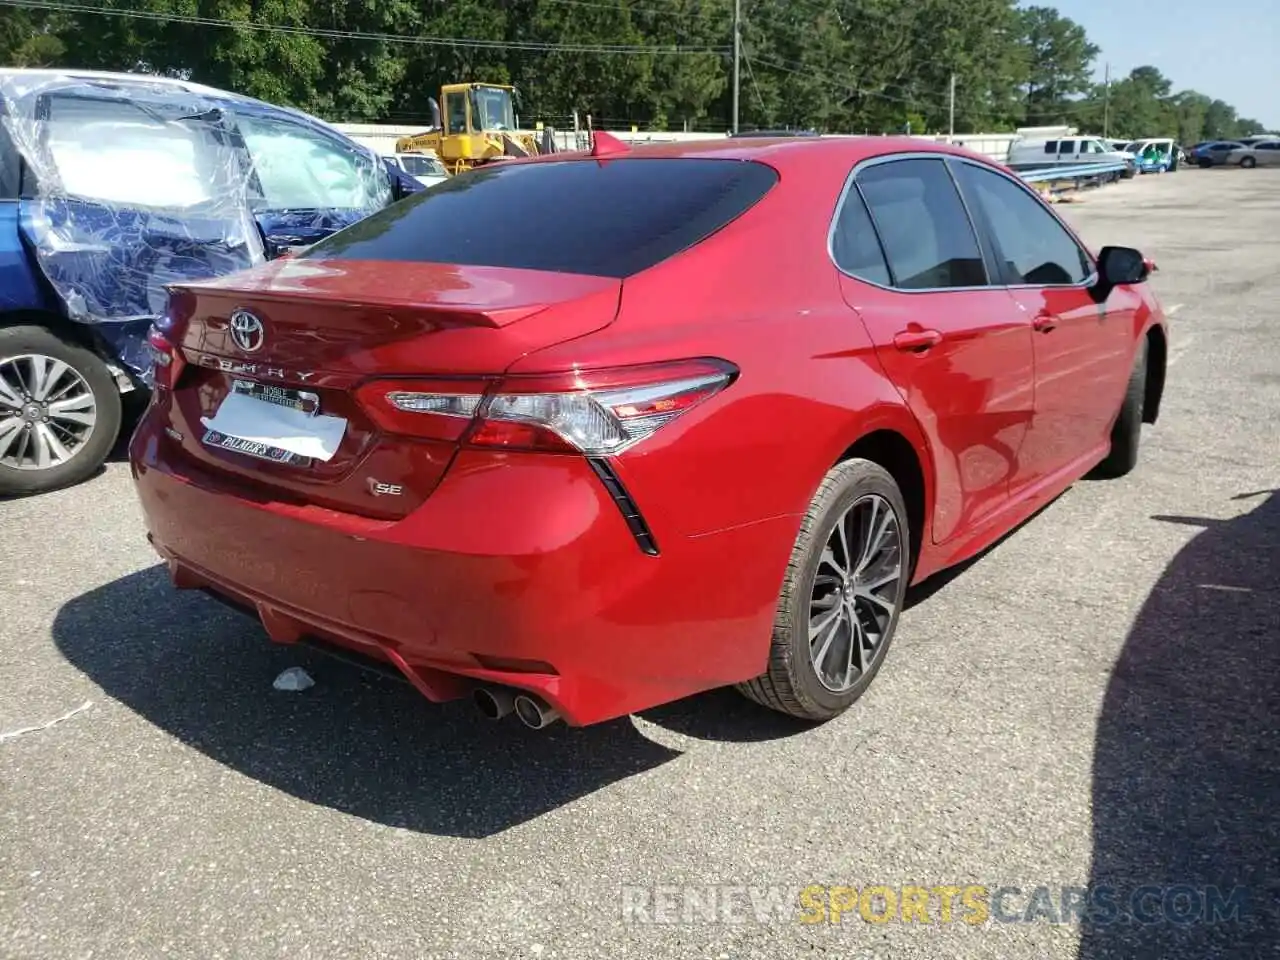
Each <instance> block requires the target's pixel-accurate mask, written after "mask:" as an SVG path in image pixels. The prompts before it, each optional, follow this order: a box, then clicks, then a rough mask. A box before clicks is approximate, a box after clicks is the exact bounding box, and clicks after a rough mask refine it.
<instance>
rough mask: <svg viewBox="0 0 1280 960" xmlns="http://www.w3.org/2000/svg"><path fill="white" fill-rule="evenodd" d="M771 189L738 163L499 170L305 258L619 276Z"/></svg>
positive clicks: (419, 197)
mask: <svg viewBox="0 0 1280 960" xmlns="http://www.w3.org/2000/svg"><path fill="white" fill-rule="evenodd" d="M777 180H778V175H777V173H776V172H775V171H774V170H773V168H772V167H768V166H765V165H764V164H760V163H755V162H751V161H741V160H709V159H700V158H698V159H686V158H674V157H673V158H655V159H651V160H644V159H636V158H630V159H627V158H623V159H618V160H604V161H596V160H566V161H559V162H547V163H532V164H512V165H509V166H507V165H502V164H498V165H495V166H492V167H482V168H479V169H476V170H471V171H468V172H467V173H464V174H461V175H460V176H456V177H453V178H452V179H450V180H448V181H446V182H444V183H442V184H439V185H438V186H436V187H433V188H432V189H431V190H427V191H424V192H422V193H418V194H415V195H414V196H412V197H409V198H408V199H405V200H402V201H401V202H399V203H395V204H392V205H391V206H390V207H388V208H387V209H385V210H382V211H380V212H378V213H375V214H374V215H373V216H371V217H367V218H366V219H364V220H362V221H360V222H359V223H356V224H354V225H352V226H351V227H348V228H347V229H346V230H342V231H340V232H339V233H336V234H334V235H333V236H332V237H330V238H328V239H327V240H322V241H321V242H320V243H318V244H316V245H315V246H313V247H311V248H310V249H309V250H308V251H307V253H306V254H305V256H306V257H308V258H314V259H320V260H324V259H328V260H392V261H416V262H430V263H457V264H467V265H469V266H477V267H509V268H514V269H524V270H549V271H554V272H557V273H576V274H585V275H589V276H598V277H618V278H622V277H628V276H631V275H632V274H635V273H639V272H640V271H642V270H647V269H648V268H649V267H652V266H654V265H655V264H657V263H660V262H662V261H663V260H666V259H667V258H668V257H671V256H674V255H675V254H677V253H679V252H680V251H682V250H685V249H687V248H688V247H691V246H693V245H694V244H696V243H698V242H699V241H701V240H703V239H704V238H706V237H707V236H709V235H710V234H712V233H714V232H715V231H716V230H719V229H720V228H721V227H723V226H724V225H725V224H727V223H729V222H730V221H732V220H734V219H735V218H736V217H738V216H739V215H741V214H742V213H744V212H745V211H746V210H747V209H748V208H750V207H751V206H752V205H754V204H755V203H756V202H757V201H759V200H760V198H761V197H763V196H764V195H765V194H766V193H767V192H768V191H769V189H770V188H771V187H772V186H773V185H774V184H775V183H776V182H777Z"/></svg>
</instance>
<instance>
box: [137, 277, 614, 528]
mask: <svg viewBox="0 0 1280 960" xmlns="http://www.w3.org/2000/svg"><path fill="white" fill-rule="evenodd" d="M620 289H621V281H619V280H617V279H613V278H604V277H590V276H581V275H573V274H557V273H551V272H547V271H535V270H515V269H506V268H497V267H468V266H460V265H456V264H436V263H406V262H394V263H393V262H382V261H376V262H358V261H342V262H341V263H337V262H326V261H322V260H311V259H302V260H292V259H285V260H280V261H276V262H274V263H271V264H268V265H265V266H263V267H260V268H258V269H256V270H253V271H247V272H244V273H241V274H235V275H232V276H230V277H226V278H223V279H221V280H217V281H210V282H202V283H194V284H185V285H182V286H178V287H175V288H173V291H172V293H173V300H172V304H171V319H170V321H169V324H168V328H167V329H166V331H165V335H166V337H168V339H169V340H170V341H171V342H172V343H173V344H174V348H175V352H176V353H177V354H178V356H179V357H180V360H181V365H182V370H181V373H180V375H179V376H178V378H177V380H176V382H175V384H174V389H173V390H172V391H171V393H169V394H168V396H167V397H165V398H162V402H168V403H169V405H170V408H169V411H168V414H169V418H170V423H171V431H170V432H169V433H168V442H172V443H177V444H180V445H181V446H182V447H183V449H184V450H185V452H186V454H187V455H188V457H189V460H190V462H191V463H192V466H193V467H196V468H198V469H202V470H204V471H207V472H211V473H213V474H216V475H217V476H218V477H219V478H220V479H221V480H222V481H224V482H233V483H238V484H241V485H243V486H244V488H245V489H246V490H248V489H250V488H253V489H258V490H260V491H263V492H266V493H269V494H270V495H271V496H275V497H284V498H292V499H295V500H297V501H299V502H306V503H313V504H316V505H318V506H321V507H327V508H329V509H335V510H341V511H345V512H353V513H359V514H362V515H366V516H378V517H387V518H395V517H399V516H403V515H405V514H406V513H408V512H409V511H410V510H412V509H413V508H414V507H416V506H417V505H419V504H420V503H421V502H422V501H423V500H424V499H425V498H426V497H427V496H429V495H430V493H431V491H432V490H433V489H434V488H435V486H436V485H437V484H438V483H439V481H440V479H441V478H442V477H443V475H444V473H445V471H446V470H447V468H448V466H449V463H450V462H451V461H452V459H453V454H454V452H455V450H456V448H457V440H436V439H421V438H409V437H401V436H397V435H394V434H390V433H387V432H385V431H383V430H380V429H379V428H378V426H377V425H376V423H375V422H374V420H373V419H372V418H371V417H370V416H369V414H368V413H367V412H365V410H363V409H362V407H361V405H360V403H359V402H358V400H357V398H356V395H355V390H356V388H357V387H359V386H361V385H362V384H367V383H368V382H369V381H370V380H373V379H378V380H381V379H387V380H399V381H403V380H404V379H406V378H409V379H412V378H418V377H423V378H431V379H434V380H439V379H442V378H444V379H463V380H467V381H476V382H481V383H483V382H485V381H488V380H490V379H492V378H494V377H497V376H499V375H500V374H502V372H503V371H504V370H506V369H507V367H509V366H510V365H511V364H512V363H513V362H515V361H516V360H518V359H520V358H521V357H522V356H524V355H525V354H527V353H528V352H530V351H532V350H536V349H540V348H542V347H546V346H550V345H552V344H555V343H559V342H563V341H565V340H569V339H573V338H575V337H580V336H583V335H585V334H588V333H591V332H592V331H594V330H598V329H601V328H602V327H604V326H607V325H608V324H609V323H610V322H612V320H613V318H614V316H615V315H616V313H617V308H618V299H619V293H620ZM235 393H239V394H241V396H238V397H231V396H229V395H231V394H235ZM326 441H327V442H326ZM281 451H283V453H282V452H281Z"/></svg>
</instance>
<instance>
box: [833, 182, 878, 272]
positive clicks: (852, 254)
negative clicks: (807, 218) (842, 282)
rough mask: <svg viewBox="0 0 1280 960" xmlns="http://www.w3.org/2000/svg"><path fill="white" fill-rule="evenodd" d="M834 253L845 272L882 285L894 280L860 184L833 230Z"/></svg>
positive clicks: (852, 193)
mask: <svg viewBox="0 0 1280 960" xmlns="http://www.w3.org/2000/svg"><path fill="white" fill-rule="evenodd" d="M831 255H832V257H834V258H835V261H836V266H837V267H839V268H840V269H841V270H843V271H844V272H845V273H848V274H851V275H853V276H855V277H860V278H861V279H863V280H870V281H871V282H872V283H878V284H880V286H882V287H887V286H889V285H890V284H891V283H892V280H891V278H890V277H889V265H888V264H887V263H885V259H884V250H883V249H882V248H881V247H880V239H879V238H878V237H877V236H876V228H875V227H874V226H872V224H871V216H870V215H869V214H868V213H867V205H866V204H865V203H863V202H862V194H860V193H859V192H858V188H857V186H851V187H850V189H849V192H848V193H847V194H846V195H845V198H844V203H843V204H842V205H841V207H840V216H839V217H838V218H837V219H836V224H835V229H834V230H833V231H832V233H831Z"/></svg>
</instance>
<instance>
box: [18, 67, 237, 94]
mask: <svg viewBox="0 0 1280 960" xmlns="http://www.w3.org/2000/svg"><path fill="white" fill-rule="evenodd" d="M9 78H15V79H16V78H24V79H31V80H40V79H47V80H59V79H64V78H66V79H72V80H109V81H112V82H114V83H138V84H151V85H155V86H168V87H173V89H175V90H184V91H187V92H189V93H200V94H204V95H205V96H209V97H223V98H226V99H229V100H249V101H253V98H252V97H246V96H243V95H241V94H238V93H232V92H230V91H228V90H219V89H217V88H216V87H208V86H205V85H204V84H202V83H194V82H192V81H190V80H183V79H181V78H180V77H165V76H160V75H159V74H150V73H120V72H113V71H108V70H74V69H58V68H56V67H54V68H47V67H41V68H32V67H0V80H5V79H9ZM253 102H258V101H253Z"/></svg>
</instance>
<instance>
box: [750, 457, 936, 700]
mask: <svg viewBox="0 0 1280 960" xmlns="http://www.w3.org/2000/svg"><path fill="white" fill-rule="evenodd" d="M869 495H875V496H876V497H878V498H879V502H880V503H884V504H887V505H888V507H889V508H890V509H891V510H892V512H893V515H894V519H895V520H896V522H897V529H898V537H899V544H898V553H897V557H898V564H899V567H900V570H901V575H900V576H899V578H898V581H897V583H896V585H894V584H890V585H888V586H887V588H886V589H887V590H888V591H890V592H888V593H885V594H882V596H883V598H884V599H885V600H889V599H890V596H891V597H892V604H893V610H892V613H891V614H890V615H889V617H888V621H887V625H886V626H884V627H883V628H882V632H881V637H880V640H879V641H878V642H877V643H876V645H875V648H874V650H872V651H871V659H870V660H869V661H868V662H867V664H866V668H865V670H861V671H860V673H859V676H858V677H857V679H856V681H855V682H854V683H853V684H852V686H851V687H849V688H848V689H845V690H843V691H841V692H833V691H832V690H831V689H829V688H828V687H827V686H826V685H824V683H823V682H822V681H821V680H820V679H819V677H818V671H817V669H816V668H815V667H814V664H813V659H814V658H813V657H812V656H811V654H810V641H809V622H810V620H809V618H810V613H811V610H810V604H811V602H812V601H813V590H814V584H815V578H816V577H817V576H818V571H819V566H820V565H821V564H822V563H823V551H824V549H825V548H826V545H827V541H828V538H829V537H831V536H832V535H833V533H834V531H835V527H836V524H837V522H838V521H840V520H841V519H842V518H843V517H844V516H845V514H846V512H847V511H849V510H850V508H851V507H853V506H854V505H855V504H858V503H860V502H861V503H863V504H866V503H867V502H868V498H869ZM910 544H911V536H910V529H909V527H908V520H907V509H906V504H905V503H904V502H903V499H902V493H901V492H900V491H899V489H898V485H897V484H896V483H895V482H894V479H893V477H892V476H891V475H890V474H889V472H888V471H887V470H885V469H884V468H883V467H881V466H880V465H879V464H876V463H872V462H871V461H869V460H846V461H844V462H843V463H840V464H837V465H836V466H835V467H833V468H832V469H831V470H830V471H829V472H828V473H827V475H826V476H825V477H824V478H823V480H822V483H821V484H820V485H819V487H818V492H817V493H816V494H815V495H814V498H813V501H812V503H811V504H810V506H809V511H808V513H806V514H805V518H804V522H803V523H802V524H801V525H800V534H799V536H798V537H797V538H796V544H795V547H794V549H793V550H792V554H791V562H790V563H789V564H788V565H787V571H786V576H785V579H784V581H783V584H782V593H781V596H780V597H779V600H778V609H777V615H776V618H775V620H774V627H773V644H772V648H771V649H770V652H769V666H768V669H767V670H766V671H765V673H764V674H763V675H761V676H760V677H757V678H756V679H754V680H751V681H749V682H747V683H743V684H739V685H738V690H739V691H740V692H741V693H743V694H745V695H746V696H747V697H749V698H751V699H752V700H754V701H756V702H757V703H759V704H761V705H763V706H766V707H769V708H770V709H773V710H777V711H779V712H780V713H786V714H790V715H791V716H794V717H800V718H802V719H805V720H815V721H822V720H830V719H831V718H832V717H835V716H837V715H839V714H841V713H843V712H844V711H845V710H847V709H848V708H849V707H850V706H851V705H852V704H853V703H854V701H856V700H857V699H858V698H859V697H860V696H862V694H863V693H864V692H865V691H866V689H867V687H869V686H870V685H871V682H872V681H873V680H874V679H875V676H876V673H878V672H879V670H880V666H881V664H883V663H884V659H885V657H886V656H887V654H888V651H889V645H890V644H891V643H892V641H893V635H894V633H895V631H896V629H897V625H898V616H899V614H900V613H901V610H902V604H903V599H904V598H905V596H906V590H907V581H908V579H909V578H910V572H911V556H910V554H911V546H910ZM887 555H888V556H892V554H887ZM846 563H847V560H846ZM851 642H852V640H850V643H851ZM846 649H847V647H846ZM819 659H821V658H819Z"/></svg>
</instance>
